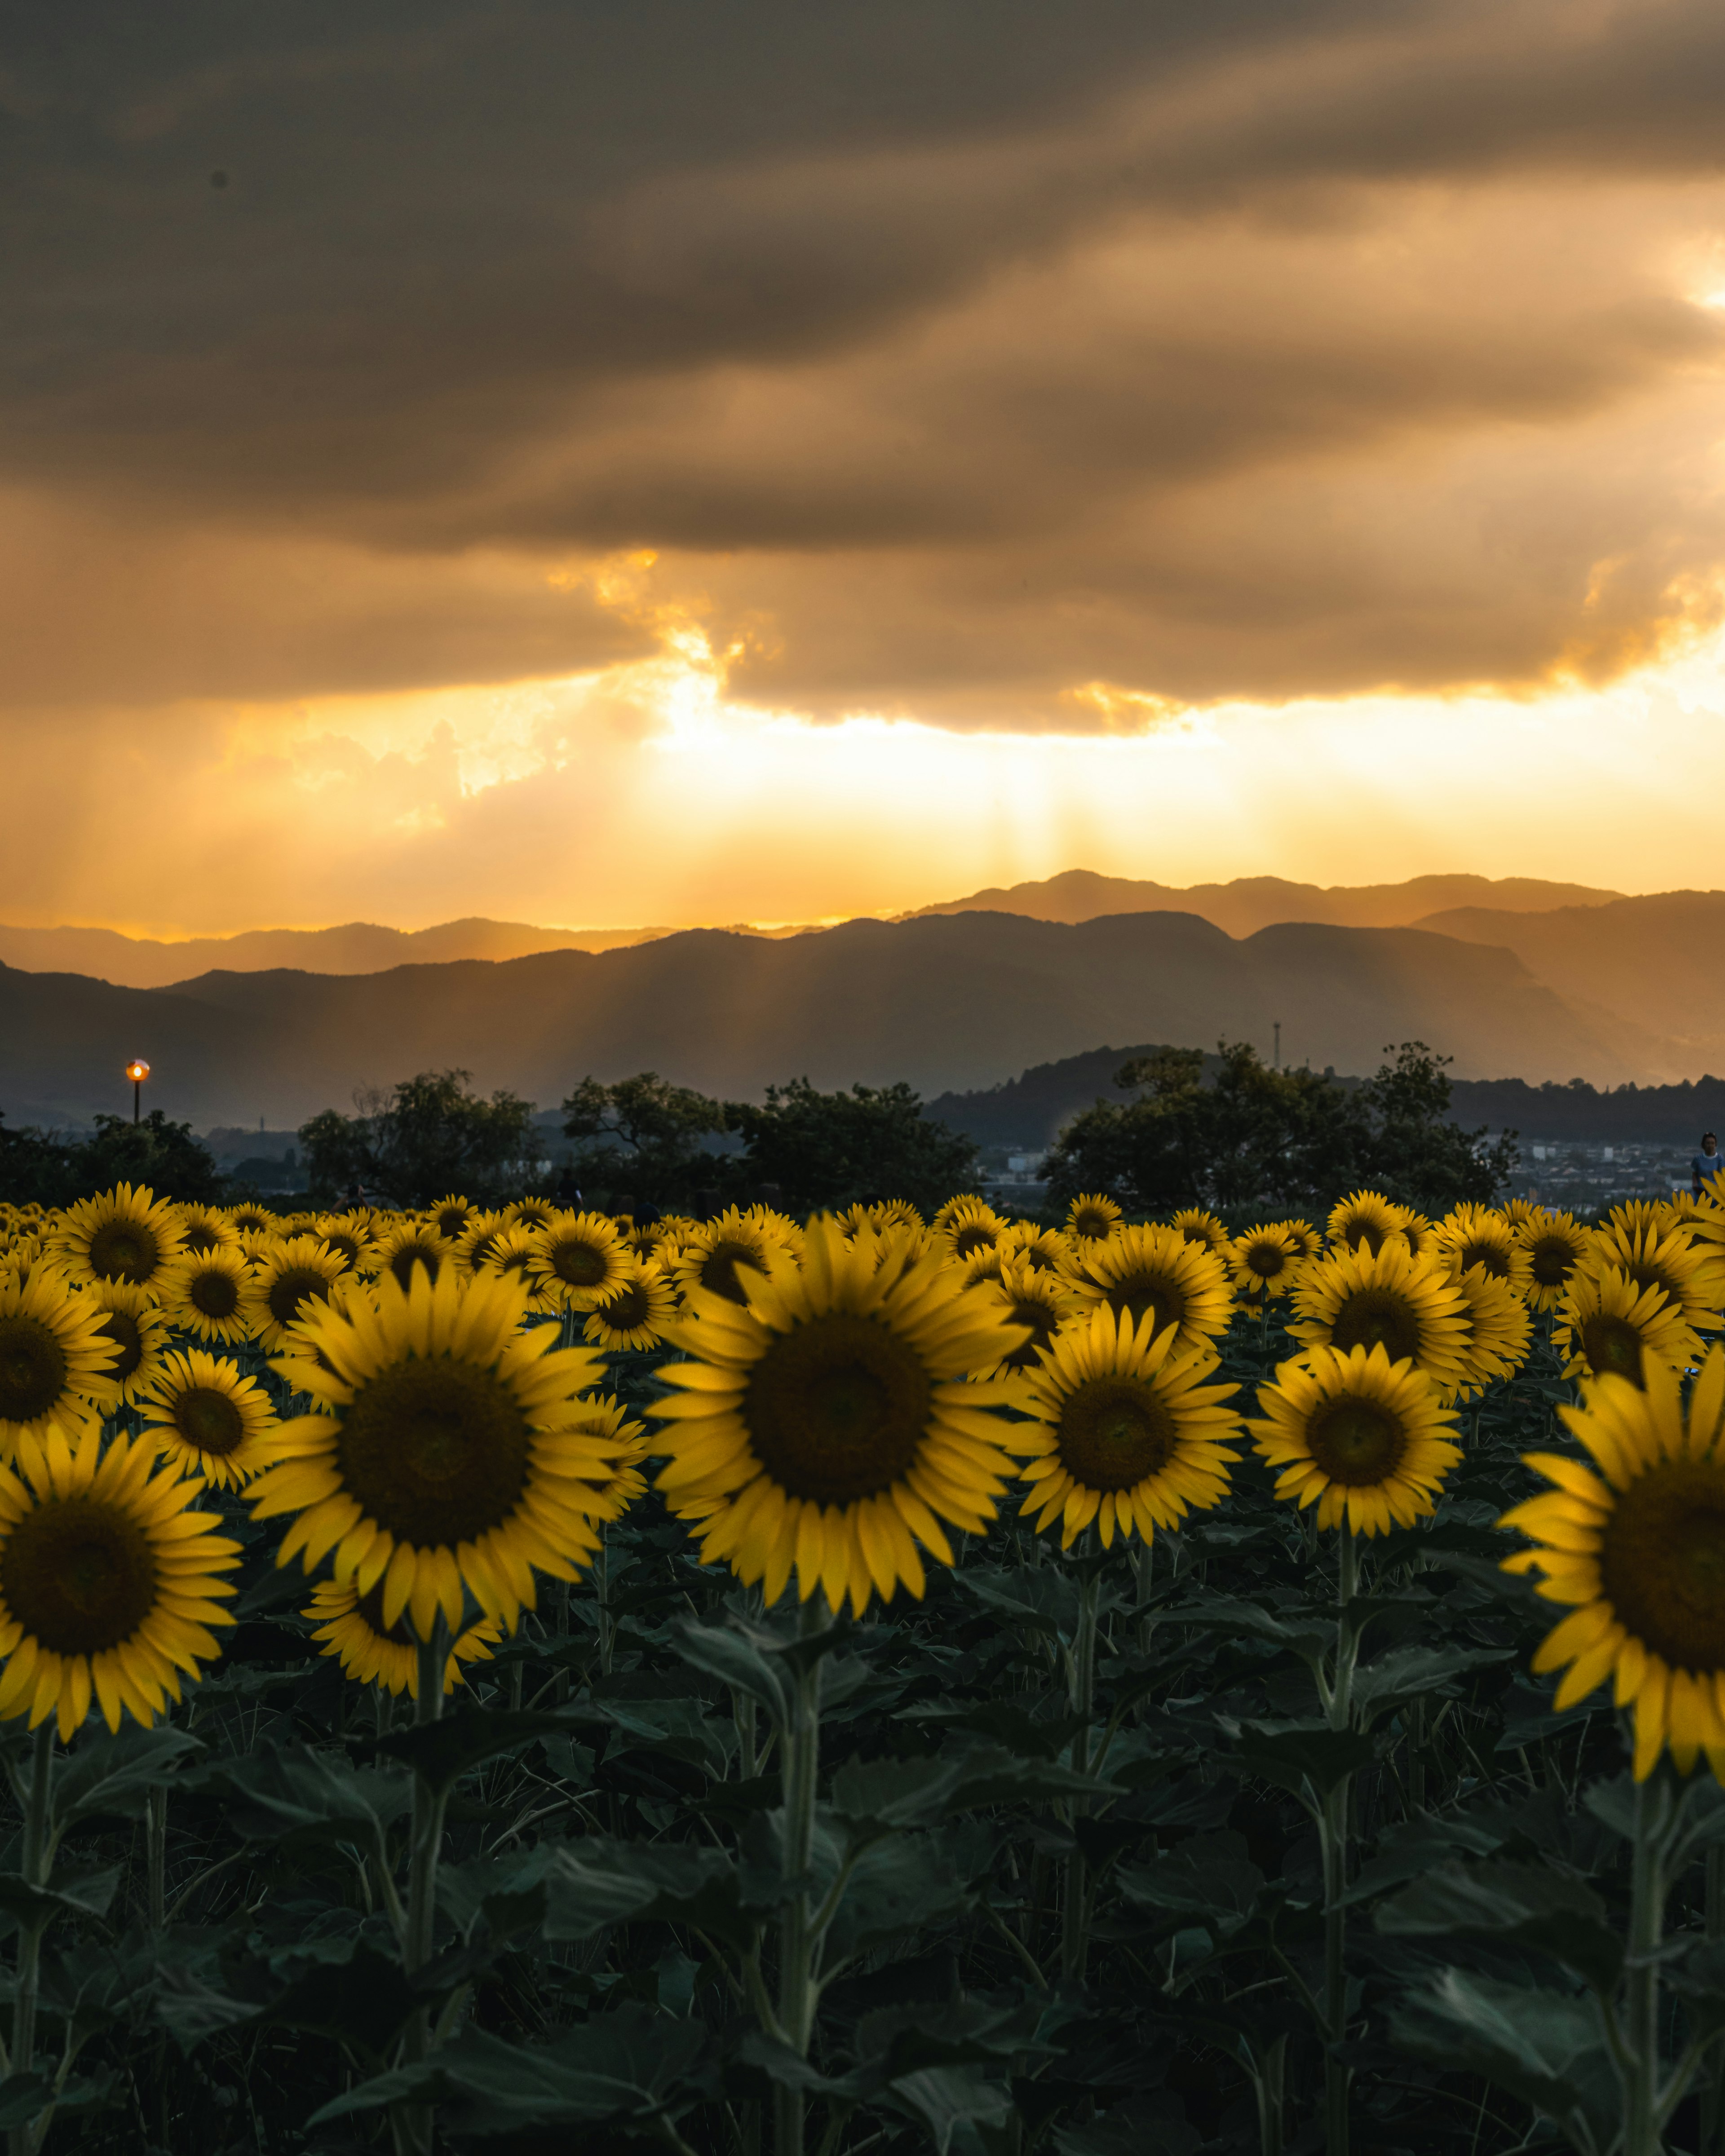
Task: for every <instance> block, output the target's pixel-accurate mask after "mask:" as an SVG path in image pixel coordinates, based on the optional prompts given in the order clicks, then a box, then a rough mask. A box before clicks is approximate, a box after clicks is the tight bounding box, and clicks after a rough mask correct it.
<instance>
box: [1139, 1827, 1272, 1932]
mask: <svg viewBox="0 0 1725 2156" xmlns="http://www.w3.org/2000/svg"><path fill="white" fill-rule="evenodd" d="M1119 1878H1120V1886H1121V1891H1122V1893H1124V1894H1125V1896H1126V1897H1127V1900H1128V1901H1129V1902H1134V1903H1135V1904H1136V1905H1137V1907H1139V1908H1141V1909H1147V1910H1149V1911H1150V1912H1152V1913H1153V1915H1154V1916H1155V1917H1157V1919H1158V1929H1159V1930H1163V1931H1178V1929H1180V1928H1181V1927H1182V1926H1183V1925H1186V1924H1191V1923H1201V1924H1203V1925H1204V1927H1205V1928H1206V1929H1208V1930H1209V1931H1211V1932H1213V1933H1214V1934H1215V1935H1216V1937H1217V1938H1219V1939H1224V1940H1225V1939H1230V1938H1233V1936H1234V1934H1235V1933H1236V1932H1238V1931H1240V1929H1242V1928H1243V1927H1244V1926H1245V1925H1246V1924H1248V1923H1250V1922H1251V1919H1252V1917H1253V1915H1254V1914H1255V1912H1256V1909H1257V1907H1258V1903H1259V1900H1260V1897H1261V1896H1262V1894H1263V1892H1264V1875H1263V1873H1262V1872H1261V1871H1260V1870H1259V1869H1258V1867H1257V1866H1256V1865H1255V1864H1254V1863H1252V1862H1251V1861H1250V1859H1249V1858H1248V1856H1247V1855H1246V1844H1245V1836H1244V1835H1239V1834H1234V1833H1228V1832H1224V1833H1221V1834H1195V1835H1191V1836H1190V1837H1189V1839H1188V1840H1185V1841H1183V1842H1181V1843H1180V1844H1179V1845H1178V1847H1177V1848H1175V1849H1174V1850H1173V1851H1171V1852H1170V1853H1169V1854H1168V1856H1164V1857H1161V1858H1159V1859H1158V1861H1157V1862H1155V1863H1154V1864H1146V1865H1122V1866H1121V1868H1120V1873H1119Z"/></svg>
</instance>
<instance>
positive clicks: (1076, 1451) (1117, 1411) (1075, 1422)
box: [1060, 1378, 1176, 1490]
mask: <svg viewBox="0 0 1725 2156" xmlns="http://www.w3.org/2000/svg"><path fill="white" fill-rule="evenodd" d="M1175 1435H1176V1433H1175V1430H1174V1424H1173V1417H1172V1416H1171V1415H1170V1414H1169V1413H1168V1409H1166V1408H1165V1407H1164V1406H1163V1404H1162V1402H1161V1401H1160V1400H1159V1399H1158V1398H1157V1396H1156V1394H1154V1393H1153V1392H1152V1391H1151V1390H1150V1389H1149V1388H1148V1387H1147V1386H1146V1385H1133V1384H1128V1383H1126V1382H1124V1381H1123V1380H1122V1379H1120V1378H1091V1380H1090V1382H1089V1383H1086V1384H1082V1385H1081V1386H1080V1387H1079V1388H1078V1389H1077V1391H1076V1393H1074V1394H1071V1395H1070V1398H1069V1399H1067V1401H1066V1403H1065V1406H1064V1407H1063V1408H1062V1409H1061V1410H1060V1461H1061V1465H1062V1466H1064V1467H1065V1469H1066V1471H1067V1472H1068V1473H1069V1474H1070V1475H1071V1476H1072V1477H1073V1478H1074V1480H1075V1481H1079V1482H1082V1483H1084V1484H1086V1486H1088V1487H1089V1488H1090V1489H1092V1490H1130V1489H1132V1487H1133V1486H1134V1485H1135V1484H1137V1483H1139V1482H1142V1481H1143V1480H1144V1479H1145V1477H1146V1476H1150V1475H1154V1474H1156V1473H1157V1472H1158V1471H1159V1470H1160V1469H1162V1468H1163V1467H1165V1466H1167V1465H1168V1461H1169V1460H1171V1459H1172V1458H1173V1450H1174V1440H1175Z"/></svg>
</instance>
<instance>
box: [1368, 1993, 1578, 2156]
mask: <svg viewBox="0 0 1725 2156" xmlns="http://www.w3.org/2000/svg"><path fill="white" fill-rule="evenodd" d="M1390 2034H1391V2035H1392V2037H1393V2038H1394V2040H1395V2041H1396V2042H1397V2043H1398V2044H1399V2045H1400V2046H1402V2047H1403V2048H1404V2050H1406V2051H1412V2052H1414V2054H1415V2055H1416V2056H1418V2057H1420V2058H1423V2059H1426V2060H1429V2061H1430V2062H1431V2064H1432V2065H1434V2066H1437V2067H1439V2068H1440V2070H1442V2071H1444V2072H1445V2073H1456V2072H1461V2073H1476V2074H1479V2075H1481V2076H1484V2077H1485V2078H1486V2080H1488V2081H1491V2082H1496V2083H1497V2085H1498V2087H1501V2088H1506V2089H1507V2090H1509V2091H1510V2092H1511V2093H1512V2095H1515V2096H1517V2097H1520V2098H1521V2099H1522V2102H1524V2103H1527V2104H1531V2105H1532V2107H1533V2108H1534V2110H1535V2111H1537V2112H1540V2113H1541V2114H1542V2115H1543V2117H1547V2118H1549V2119H1550V2120H1551V2121H1552V2122H1553V2123H1554V2124H1555V2125H1557V2126H1558V2127H1560V2128H1562V2129H1563V2132H1564V2133H1566V2134H1567V2135H1568V2138H1569V2139H1570V2140H1571V2141H1572V2142H1573V2143H1574V2145H1575V2146H1576V2147H1577V2148H1581V2149H1584V2150H1589V2151H1591V2150H1597V2149H1602V2148H1609V2146H1611V2144H1612V2143H1613V2142H1614V2140H1615V2137H1616V2132H1617V2114H1618V2095H1617V2084H1616V2080H1615V2076H1614V2074H1613V2072H1612V2070H1611V2066H1610V2064H1609V2053H1608V2051H1607V2050H1606V2046H1605V2032H1604V2027H1603V2025H1602V2024H1601V2021H1600V2019H1599V2008H1598V2005H1597V2004H1596V2003H1595V2001H1594V1999H1592V1998H1590V1997H1589V1996H1588V1995H1587V1994H1573V1993H1563V1992H1555V1991H1538V1990H1533V1989H1524V1988H1523V1987H1522V1986H1521V1985H1518V1984H1501V1983H1497V1982H1496V1981H1494V1980H1492V1979H1489V1978H1486V1977H1476V1976H1470V1975H1468V1974H1466V1973H1465V1972H1464V1971H1462V1970H1461V1969H1445V1972H1444V1974H1442V1976H1441V1977H1440V1979H1438V1981H1437V1983H1436V1984H1435V1985H1434V1986H1433V1987H1432V1989H1430V1991H1428V1992H1423V1993H1420V1994H1416V1995H1415V1996H1414V1997H1413V1998H1412V1999H1406V2000H1404V2002H1403V2004H1402V2006H1401V2008H1400V2009H1399V2011H1397V2012H1396V2013H1394V2014H1393V2015H1391V2017H1390Z"/></svg>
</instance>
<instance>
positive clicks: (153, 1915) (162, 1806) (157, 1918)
mask: <svg viewBox="0 0 1725 2156" xmlns="http://www.w3.org/2000/svg"><path fill="white" fill-rule="evenodd" d="M144 1847H145V1851H146V1855H147V1857H148V1860H149V1867H148V1868H149V1896H150V1928H151V1931H152V1932H159V1931H161V1930H162V1928H163V1927H164V1925H166V1923H167V1790H166V1789H151V1791H150V1793H149V1797H148V1800H147V1806H146V1812H145V1815H144Z"/></svg>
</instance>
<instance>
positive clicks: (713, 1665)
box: [670, 1618, 793, 1723]
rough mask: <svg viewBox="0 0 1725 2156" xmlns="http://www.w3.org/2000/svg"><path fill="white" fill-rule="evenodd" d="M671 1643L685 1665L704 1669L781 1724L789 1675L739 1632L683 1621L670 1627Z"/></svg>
mask: <svg viewBox="0 0 1725 2156" xmlns="http://www.w3.org/2000/svg"><path fill="white" fill-rule="evenodd" d="M670 1640H671V1645H673V1646H674V1647H675V1649H676V1650H677V1652H678V1653H679V1654H680V1655H681V1656H682V1658H683V1660H684V1661H685V1662H688V1663H690V1664H691V1665H692V1666H693V1667H695V1668H696V1669H697V1670H705V1671H706V1673H707V1675H708V1676H715V1677H717V1678H718V1679H719V1681H721V1683H723V1684H727V1685H729V1686H731V1687H732V1690H733V1691H741V1692H746V1693H747V1695H748V1697H750V1698H751V1699H752V1700H754V1701H755V1702H757V1704H758V1705H759V1706H762V1707H765V1708H766V1710H767V1712H768V1714H769V1715H771V1716H772V1717H773V1721H774V1722H775V1723H782V1722H783V1720H784V1718H785V1717H786V1716H787V1715H788V1713H789V1712H790V1708H791V1701H792V1696H793V1680H792V1677H791V1673H790V1672H789V1671H788V1670H786V1669H785V1668H784V1667H783V1664H782V1663H781V1662H780V1661H778V1659H777V1658H776V1657H774V1656H773V1655H767V1654H763V1653H762V1650H761V1649H760V1648H759V1647H758V1646H757V1645H755V1644H754V1642H753V1641H752V1640H750V1639H747V1638H746V1637H745V1636H744V1635H743V1634H742V1632H741V1631H738V1630H732V1629H728V1628H721V1626H719V1625H697V1624H696V1623H695V1622H694V1620H692V1619H688V1618H685V1619H684V1620H682V1621H680V1623H677V1624H675V1625H672V1626H671V1628H670Z"/></svg>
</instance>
